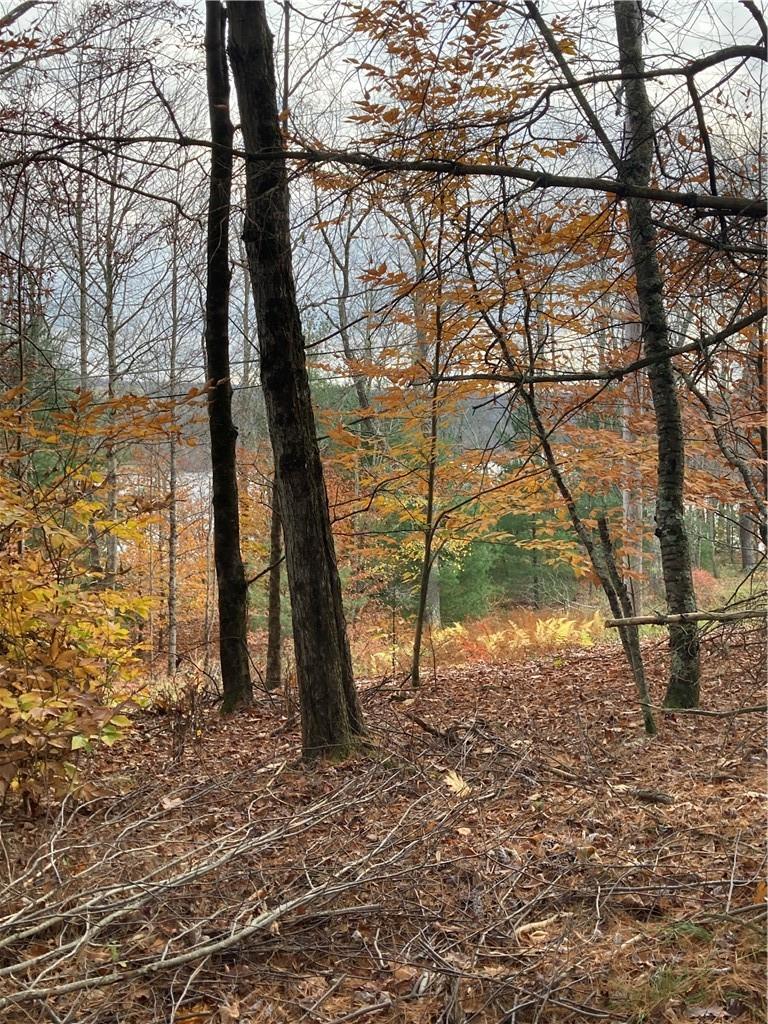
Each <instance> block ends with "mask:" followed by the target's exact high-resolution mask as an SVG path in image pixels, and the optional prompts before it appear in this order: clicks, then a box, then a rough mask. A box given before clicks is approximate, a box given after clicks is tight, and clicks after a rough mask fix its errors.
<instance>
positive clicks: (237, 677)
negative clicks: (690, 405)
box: [205, 0, 251, 711]
mask: <svg viewBox="0 0 768 1024" xmlns="http://www.w3.org/2000/svg"><path fill="white" fill-rule="evenodd" d="M225 26H226V13H225V11H224V8H223V6H222V4H221V3H219V2H218V0H216V2H208V3H207V4H206V25H205V55H206V69H207V83H208V110H209V116H210V121H211V139H212V141H213V143H214V146H213V149H212V151H211V185H210V203H209V207H208V245H207V255H208V268H207V282H206V285H207V289H206V303H205V352H206V362H207V369H206V376H207V378H208V384H209V388H210V391H209V395H208V422H209V427H210V435H211V464H212V469H213V550H214V559H215V562H216V579H217V584H218V598H219V600H218V606H219V657H220V661H221V679H222V686H223V689H224V705H223V709H224V710H225V711H232V710H234V709H235V708H237V707H238V706H240V705H243V704H248V703H249V702H250V700H251V673H250V667H249V663H248V647H247V630H248V586H247V583H246V579H245V571H244V569H243V559H242V555H241V552H240V511H239V504H238V489H237V466H236V449H235V445H236V442H237V430H236V428H235V425H234V423H233V422H232V382H231V380H230V366H229V286H230V267H229V217H230V198H231V191H232V137H233V134H234V129H233V126H232V121H231V119H230V115H229V74H228V70H227V57H226V47H225V34H226V28H225Z"/></svg>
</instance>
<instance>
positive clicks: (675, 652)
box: [614, 0, 699, 707]
mask: <svg viewBox="0 0 768 1024" xmlns="http://www.w3.org/2000/svg"><path fill="white" fill-rule="evenodd" d="M614 10H615V16H616V32H617V36H618V42H619V65H620V68H621V72H622V74H623V75H626V78H625V80H624V91H625V101H626V107H627V126H628V137H627V152H626V155H625V159H624V161H623V168H622V172H623V177H624V180H625V181H626V182H628V183H630V184H632V185H641V186H647V185H648V184H649V183H650V177H651V163H652V160H653V140H654V134H653V110H652V108H651V105H650V102H649V100H648V94H647V92H646V88H645V80H644V79H643V78H642V77H641V76H642V73H643V51H642V38H643V37H642V7H641V4H640V2H639V0H616V2H615V4H614ZM633 76H634V77H633ZM626 202H627V210H628V213H629V231H630V245H631V251H632V260H633V262H634V265H635V276H636V281H637V298H638V304H639V308H640V322H641V325H642V330H643V344H644V350H645V354H646V356H650V357H655V358H657V359H658V361H657V362H655V363H653V364H651V365H650V366H649V367H648V379H649V382H650V385H651V397H652V399H653V409H654V413H655V416H656V432H657V437H658V460H659V461H658V482H657V492H656V536H657V537H658V538H659V544H660V547H661V565H662V573H663V576H664V589H665V592H666V597H667V607H668V610H669V613H670V614H672V615H676V614H679V613H681V612H692V611H695V610H696V595H695V592H694V589H693V577H692V575H691V555H690V548H689V543H688V535H687V533H686V529H685V521H684V518H683V484H684V476H685V449H684V443H683V423H682V418H681V415H680V406H679V404H678V399H677V391H676V388H675V378H674V371H673V367H672V363H671V360H670V359H669V358H664V357H665V356H666V355H667V353H668V352H669V330H668V324H667V315H666V311H665V309H664V286H663V282H662V277H661V272H660V269H659V262H658V259H657V256H656V250H657V239H656V228H655V227H654V224H653V220H652V215H651V206H650V203H649V202H648V200H647V199H638V198H631V197H630V198H628V199H627V201H626ZM659 357H660V358H659ZM669 647H670V674H669V682H668V685H667V694H666V698H665V704H666V705H667V706H668V707H695V706H696V705H697V704H698V701H699V633H698V630H697V628H696V625H695V624H693V623H685V624H683V623H680V624H674V625H670V627H669Z"/></svg>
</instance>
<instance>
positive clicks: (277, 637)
mask: <svg viewBox="0 0 768 1024" xmlns="http://www.w3.org/2000/svg"><path fill="white" fill-rule="evenodd" d="M282 534H283V525H282V523H281V522H280V499H279V497H278V493H277V479H275V480H274V482H273V484H272V508H271V510H270V517H269V566H270V568H269V592H268V598H267V669H266V674H265V677H264V681H265V684H266V687H267V689H268V690H276V689H277V688H278V687H279V686H280V682H281V676H282V665H281V662H282V657H281V655H282V643H283V630H282V624H281V622H280V578H281V576H282V572H281V571H280V570H281V563H282V557H283V553H282Z"/></svg>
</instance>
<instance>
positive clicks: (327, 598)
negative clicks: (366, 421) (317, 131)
mask: <svg viewBox="0 0 768 1024" xmlns="http://www.w3.org/2000/svg"><path fill="white" fill-rule="evenodd" d="M229 18H230V39H229V54H230V62H231V65H232V73H233V78H234V81H235V87H236V89H237V96H238V102H239V108H240V117H241V122H242V133H243V140H244V143H245V148H246V150H247V151H248V152H249V153H253V154H259V155H262V156H263V155H264V154H269V153H277V152H279V151H280V149H281V148H282V138H281V134H280V127H279V121H278V113H277V102H276V87H275V72H274V64H273V57H272V37H271V35H270V32H269V28H268V26H267V19H266V14H265V10H264V5H263V4H259V3H248V2H246V0H234V2H232V3H230V4H229ZM243 238H244V241H245V246H246V252H247V254H248V264H249V269H250V272H251V283H252V287H253V297H254V306H255V309H256V317H257V321H258V329H259V331H258V333H259V352H260V365H261V381H262V386H263V389H264V400H265V404H266V408H267V420H268V424H269V433H270V438H271V440H272V450H273V453H274V460H275V471H276V474H277V481H278V492H279V500H280V515H281V518H282V523H283V539H284V541H285V553H286V564H287V570H288V586H289V589H290V594H291V612H292V617H293V639H294V646H295V651H296V674H297V680H298V687H299V697H300V703H301V723H302V743H303V749H304V756H305V757H308V758H311V757H315V756H318V755H330V756H333V757H341V756H344V755H345V754H346V753H347V752H348V751H349V750H350V748H351V747H352V746H353V745H354V741H355V736H356V735H358V734H361V733H362V732H363V722H362V715H361V712H360V707H359V704H358V700H357V694H356V692H355V686H354V679H353V677H352V660H351V657H350V653H349V644H348V641H347V629H346V622H345V621H344V610H343V606H342V600H341V584H340V581H339V574H338V569H337V566H336V556H335V552H334V546H333V535H332V533H331V522H330V515H329V511H328V498H327V495H326V491H325V482H324V479H323V468H322V464H321V462H320V452H319V450H318V446H317V438H316V434H315V419H314V413H313V411H312V401H311V396H310V390H309V378H308V376H307V368H306V360H305V353H304V339H303V336H302V330H301V321H300V319H299V311H298V306H297V304H296V289H295V285H294V280H293V268H292V260H291V245H290V222H289V217H288V179H287V174H286V170H285V164H284V161H283V160H282V158H277V159H274V160H269V159H259V160H253V161H248V162H247V164H246V217H245V230H244V234H243Z"/></svg>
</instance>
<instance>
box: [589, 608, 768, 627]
mask: <svg viewBox="0 0 768 1024" xmlns="http://www.w3.org/2000/svg"><path fill="white" fill-rule="evenodd" d="M767 615H768V608H760V609H757V610H755V609H752V610H747V611H741V612H683V613H681V614H680V615H633V616H631V618H628V619H606V620H605V625H606V626H609V627H610V628H611V629H616V628H618V627H619V626H666V625H668V624H669V623H673V622H736V621H738V620H740V619H764V618H765V617H766V616H767Z"/></svg>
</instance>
